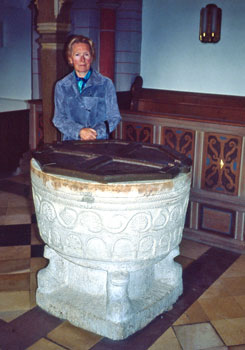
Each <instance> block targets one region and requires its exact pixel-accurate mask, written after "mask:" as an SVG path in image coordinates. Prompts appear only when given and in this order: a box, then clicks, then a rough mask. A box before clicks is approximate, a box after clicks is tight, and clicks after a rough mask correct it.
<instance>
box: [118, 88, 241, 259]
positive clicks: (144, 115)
mask: <svg viewBox="0 0 245 350" xmlns="http://www.w3.org/2000/svg"><path fill="white" fill-rule="evenodd" d="M133 101H134V104H133V107H134V108H132V103H131V110H121V114H122V122H121V124H120V126H119V127H118V133H117V137H118V138H120V137H122V138H123V139H126V140H132V141H141V142H144V140H145V141H146V142H155V143H160V144H164V145H166V146H168V147H170V148H172V149H174V150H176V151H178V152H180V153H183V154H185V155H187V156H188V157H190V158H191V159H192V160H193V171H192V174H193V179H192V188H191V193H190V202H189V206H188V211H187V215H186V221H185V229H184V236H185V237H186V238H189V239H193V240H196V241H198V242H203V243H206V244H210V245H213V246H218V247H221V248H224V249H228V250H233V251H237V252H239V253H244V254H245V225H244V218H245V97H240V96H222V95H211V94H198V93H185V92H177V91H164V90H154V89H141V91H140V92H139V91H138V92H137V98H136V96H133ZM119 130H123V133H122V134H121V133H120V132H119ZM153 131H154V133H153ZM142 135H143V136H142Z"/></svg>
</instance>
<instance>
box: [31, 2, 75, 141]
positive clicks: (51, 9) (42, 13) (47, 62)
mask: <svg viewBox="0 0 245 350" xmlns="http://www.w3.org/2000/svg"><path fill="white" fill-rule="evenodd" d="M35 4H36V6H37V10H38V15H37V31H38V33H39V34H40V38H39V43H40V59H41V79H42V84H41V90H42V101H43V124H44V142H45V143H49V142H53V141H56V140H58V139H59V138H60V135H59V133H58V131H57V129H56V128H55V127H54V126H53V124H52V117H53V113H54V85H55V83H56V81H57V80H59V79H60V78H62V77H63V76H64V75H65V74H67V73H68V64H67V62H66V60H65V57H64V43H65V41H66V38H67V34H68V33H69V31H70V6H71V4H72V0H35Z"/></svg>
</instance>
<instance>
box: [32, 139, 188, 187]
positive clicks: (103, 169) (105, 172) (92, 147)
mask: <svg viewBox="0 0 245 350" xmlns="http://www.w3.org/2000/svg"><path fill="white" fill-rule="evenodd" d="M33 157H34V158H35V159H36V160H37V162H38V163H39V165H40V167H41V169H42V171H44V172H47V173H52V174H57V175H65V176H70V177H77V178H83V179H89V180H92V181H98V182H102V183H107V182H122V181H142V180H156V179H170V178H174V177H175V176H177V175H178V174H179V173H180V172H189V171H190V170H191V163H192V161H191V159H189V158H187V157H186V156H184V155H183V154H180V153H178V152H175V151H173V150H171V149H168V148H167V147H165V146H162V145H153V144H144V143H138V142H126V141H121V140H97V141H65V142H56V143H53V144H46V145H44V146H43V148H42V149H40V150H38V151H36V152H34V154H33Z"/></svg>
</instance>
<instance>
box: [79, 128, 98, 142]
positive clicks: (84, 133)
mask: <svg viewBox="0 0 245 350" xmlns="http://www.w3.org/2000/svg"><path fill="white" fill-rule="evenodd" d="M79 136H80V138H81V139H82V140H86V141H87V140H96V137H97V132H96V131H95V130H94V129H92V128H83V129H81V130H80V133H79Z"/></svg>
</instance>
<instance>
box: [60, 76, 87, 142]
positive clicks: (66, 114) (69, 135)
mask: <svg viewBox="0 0 245 350" xmlns="http://www.w3.org/2000/svg"><path fill="white" fill-rule="evenodd" d="M54 103H55V112H54V117H53V123H54V125H55V126H56V128H57V129H58V130H59V131H60V132H61V133H62V134H63V135H64V140H79V139H80V130H81V129H82V128H84V125H81V124H80V123H77V122H75V121H74V120H73V119H72V116H71V113H70V110H69V108H68V105H67V103H66V95H65V92H64V90H63V89H62V85H61V83H60V82H58V83H57V84H56V86H55V97H54Z"/></svg>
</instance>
